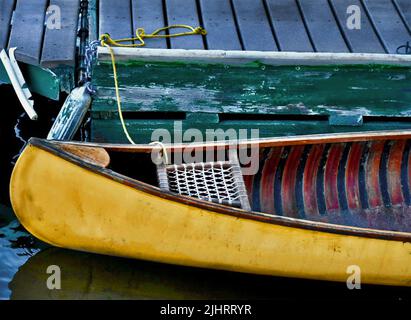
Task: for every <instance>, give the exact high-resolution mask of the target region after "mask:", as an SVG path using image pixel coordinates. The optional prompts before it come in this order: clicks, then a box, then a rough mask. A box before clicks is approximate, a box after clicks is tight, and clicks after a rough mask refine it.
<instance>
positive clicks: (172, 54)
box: [97, 47, 411, 66]
mask: <svg viewBox="0 0 411 320" xmlns="http://www.w3.org/2000/svg"><path fill="white" fill-rule="evenodd" d="M113 50H114V53H115V56H116V60H119V61H121V60H123V61H125V60H138V61H159V62H160V61H169V62H171V61H173V62H200V63H201V62H202V63H225V64H246V63H251V62H256V61H258V62H261V63H264V64H267V65H332V64H337V65H344V64H385V65H387V64H388V65H402V66H411V55H398V54H374V53H322V52H264V51H222V50H183V49H146V48H144V49H141V48H121V47H113ZM97 52H98V60H100V61H107V60H110V54H109V51H108V48H105V47H98V51H97Z"/></svg>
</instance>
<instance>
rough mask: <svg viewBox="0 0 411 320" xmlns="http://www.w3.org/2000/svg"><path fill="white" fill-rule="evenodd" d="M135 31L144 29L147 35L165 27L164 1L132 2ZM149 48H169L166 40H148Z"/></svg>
mask: <svg viewBox="0 0 411 320" xmlns="http://www.w3.org/2000/svg"><path fill="white" fill-rule="evenodd" d="M132 10H133V29H134V30H136V29H137V28H144V29H145V30H146V33H151V32H153V31H154V30H156V29H158V28H162V27H164V26H165V25H166V24H165V22H164V14H163V10H164V8H163V1H162V0H132ZM146 46H147V47H148V48H161V49H166V48H167V40H166V39H148V40H147V41H146Z"/></svg>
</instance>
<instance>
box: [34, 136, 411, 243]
mask: <svg viewBox="0 0 411 320" xmlns="http://www.w3.org/2000/svg"><path fill="white" fill-rule="evenodd" d="M59 143H60V142H57V141H47V140H42V139H38V138H31V139H30V140H29V144H28V146H34V147H37V148H40V149H42V150H44V151H46V152H49V153H51V154H53V155H55V156H57V157H60V158H62V159H64V160H66V161H68V162H70V163H73V164H75V165H77V166H79V167H81V168H84V169H86V170H89V171H91V172H94V173H96V174H99V175H102V176H104V177H105V178H108V179H111V180H114V181H116V182H118V183H121V184H123V185H126V186H128V187H131V188H134V189H137V190H139V191H141V192H145V193H148V194H151V195H154V196H157V197H160V198H163V199H166V200H171V201H175V202H180V203H183V204H185V205H189V206H194V207H197V208H200V209H204V210H209V211H212V212H215V213H219V214H226V215H230V216H234V217H237V218H243V219H250V220H255V221H260V222H265V223H270V224H276V225H281V226H286V227H293V228H300V229H306V230H311V231H318V232H327V233H334V234H342V235H349V236H357V237H365V238H375V239H383V240H392V241H403V242H411V234H409V233H405V232H397V231H387V230H378V229H365V228H358V227H351V226H344V225H337V224H329V223H323V222H315V221H311V220H302V219H294V218H290V217H284V216H275V215H271V214H265V213H262V212H256V211H245V210H242V209H239V208H234V207H229V206H224V205H220V204H216V203H212V202H208V201H204V200H200V199H196V198H192V197H188V196H182V195H176V194H172V193H170V192H163V191H161V190H160V189H159V188H157V187H155V186H152V185H149V184H147V183H144V182H141V181H138V180H136V179H132V178H130V177H127V176H125V175H122V174H119V173H117V172H115V171H113V170H110V169H107V168H104V167H100V166H97V165H94V164H91V163H88V162H86V161H83V160H82V159H81V158H79V157H78V156H75V155H72V154H70V153H68V152H66V151H64V150H62V149H60V148H59V147H58V144H59ZM95 145H96V144H94V146H95ZM100 147H103V148H104V145H100ZM151 148H152V147H151Z"/></svg>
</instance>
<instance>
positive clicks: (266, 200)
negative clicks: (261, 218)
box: [260, 148, 283, 214]
mask: <svg viewBox="0 0 411 320" xmlns="http://www.w3.org/2000/svg"><path fill="white" fill-rule="evenodd" d="M282 152H283V148H273V149H271V152H270V154H269V156H268V158H267V160H266V161H265V163H264V168H263V171H262V174H261V193H260V195H261V199H260V204H261V211H263V212H266V213H272V214H275V213H276V212H275V206H274V180H275V174H276V172H277V167H278V163H279V162H280V158H281V153H282Z"/></svg>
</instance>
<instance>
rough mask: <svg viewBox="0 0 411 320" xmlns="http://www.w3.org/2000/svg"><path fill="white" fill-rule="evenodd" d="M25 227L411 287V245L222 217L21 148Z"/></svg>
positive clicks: (78, 244)
mask: <svg viewBox="0 0 411 320" xmlns="http://www.w3.org/2000/svg"><path fill="white" fill-rule="evenodd" d="M10 191H11V192H10V193H11V198H12V204H13V208H14V210H15V213H16V215H17V216H18V218H19V220H20V221H21V223H22V224H23V225H24V226H25V228H26V229H27V230H28V231H29V232H31V233H32V234H33V235H34V236H36V237H37V238H39V239H41V240H43V241H45V242H48V243H50V244H52V245H55V246H58V247H64V248H70V249H75V250H81V251H88V252H95V253H100V254H107V255H114V256H122V257H130V258H137V259H144V260H151V261H158V262H164V263H172V264H178V265H186V266H195V267H204V268H214V269H224V270H231V271H237V272H247V273H256V274H266V275H275V276H288V277H297V278H307V279H319V280H332V281H344V282H345V281H346V280H347V278H348V276H349V274H347V268H348V267H349V266H351V265H356V266H359V267H360V269H361V280H362V282H363V283H371V284H383V285H402V286H411V243H410V242H404V241H395V240H387V239H377V238H372V237H360V236H355V235H344V234H339V233H331V232H325V231H315V230H307V229H304V228H295V227H289V226H285V225H278V224H274V223H266V222H263V221H256V220H252V219H247V218H242V217H235V216H232V215H226V214H222V213H218V212H214V211H212V210H206V209H203V208H200V207H193V206H190V205H188V204H184V203H180V202H176V201H172V200H170V199H167V198H162V197H158V196H156V195H153V194H150V193H147V192H144V191H142V190H139V189H136V188H134V187H132V186H127V185H125V184H123V183H121V181H116V179H107V178H106V177H104V176H103V175H101V174H99V173H97V172H93V171H90V170H87V169H86V168H84V167H80V166H78V165H76V164H75V163H73V162H70V161H67V160H65V159H63V158H61V157H59V156H57V155H55V154H52V153H50V152H48V151H46V150H43V149H41V148H39V147H36V146H33V145H29V146H28V147H27V148H26V149H25V151H24V152H23V154H22V156H21V157H20V159H19V161H18V163H17V164H16V167H15V170H14V172H13V176H12V180H11V190H10Z"/></svg>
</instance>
